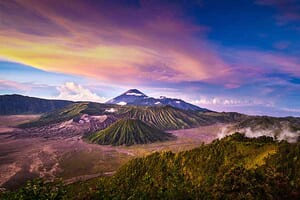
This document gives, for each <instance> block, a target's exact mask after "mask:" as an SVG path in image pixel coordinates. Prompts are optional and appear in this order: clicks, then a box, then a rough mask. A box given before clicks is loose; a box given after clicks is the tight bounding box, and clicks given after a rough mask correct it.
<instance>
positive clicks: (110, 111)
mask: <svg viewBox="0 0 300 200" xmlns="http://www.w3.org/2000/svg"><path fill="white" fill-rule="evenodd" d="M83 114H88V115H109V116H112V117H114V118H116V119H122V118H134V119H140V120H141V121H143V122H146V123H147V124H149V125H151V126H154V127H156V128H158V129H160V130H176V129H184V128H195V127H199V126H203V125H211V124H215V123H230V122H236V121H239V120H241V119H244V118H246V116H245V115H242V114H239V113H216V112H204V113H203V112H201V111H200V112H196V111H190V110H189V111H186V110H181V109H177V108H174V107H171V106H130V105H126V106H119V105H114V104H100V103H91V102H82V103H73V104H71V105H68V106H66V107H64V108H62V109H58V110H55V111H52V112H50V113H46V114H44V115H42V116H41V117H40V119H38V120H37V121H34V122H29V123H26V124H22V125H20V127H23V128H29V127H40V126H45V125H49V124H53V123H58V122H64V121H68V120H71V119H73V121H76V119H78V118H80V117H81V116H82V115H83Z"/></svg>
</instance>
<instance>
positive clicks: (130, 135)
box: [88, 119, 172, 145]
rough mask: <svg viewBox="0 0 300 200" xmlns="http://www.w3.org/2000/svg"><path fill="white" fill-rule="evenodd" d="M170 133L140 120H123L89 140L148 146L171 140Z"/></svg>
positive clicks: (90, 137)
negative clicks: (148, 144)
mask: <svg viewBox="0 0 300 200" xmlns="http://www.w3.org/2000/svg"><path fill="white" fill-rule="evenodd" d="M171 138H172V136H171V134H169V133H165V132H163V131H161V130H159V129H157V128H154V127H151V126H149V125H147V124H146V123H144V122H142V121H141V120H138V119H121V120H119V121H117V122H115V123H114V124H112V125H111V126H109V127H108V128H106V129H104V130H101V131H98V132H96V133H94V134H92V135H90V136H89V137H88V140H90V141H91V142H94V143H98V144H104V145H133V144H147V143H153V142H157V141H165V140H169V139H171Z"/></svg>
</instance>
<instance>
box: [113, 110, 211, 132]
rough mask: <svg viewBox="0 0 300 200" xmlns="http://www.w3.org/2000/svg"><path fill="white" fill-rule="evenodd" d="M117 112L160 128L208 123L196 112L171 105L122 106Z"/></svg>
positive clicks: (176, 127) (187, 126) (190, 126)
mask: <svg viewBox="0 0 300 200" xmlns="http://www.w3.org/2000/svg"><path fill="white" fill-rule="evenodd" d="M118 114H120V115H121V116H124V117H127V118H135V119H140V120H142V121H144V122H147V123H148V124H151V125H153V126H155V127H156V128H158V129H161V130H175V129H183V128H192V127H197V126H200V125H206V124H209V123H210V121H209V120H208V119H205V118H201V117H200V116H199V115H198V114H197V113H196V112H193V111H184V110H180V109H177V108H173V107H171V106H155V107H141V106H140V107H139V106H130V107H122V108H120V109H119V112H118Z"/></svg>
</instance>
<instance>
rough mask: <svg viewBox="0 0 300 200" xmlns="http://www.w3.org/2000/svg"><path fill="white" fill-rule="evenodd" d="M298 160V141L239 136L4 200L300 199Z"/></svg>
mask: <svg viewBox="0 0 300 200" xmlns="http://www.w3.org/2000/svg"><path fill="white" fill-rule="evenodd" d="M299 155H300V143H299V142H298V143H292V144H291V143H287V142H277V141H274V140H272V138H269V137H265V136H263V137H260V138H246V137H244V136H243V135H241V134H238V133H236V134H234V135H231V136H227V137H225V138H223V139H221V140H215V141H214V142H212V143H211V144H207V145H201V146H199V147H198V148H195V149H193V150H190V151H184V152H179V153H172V152H162V153H153V154H151V155H149V156H146V157H142V158H136V159H133V160H131V161H129V162H128V163H127V164H125V165H124V166H122V167H121V168H120V169H119V170H118V171H117V172H116V174H115V175H113V176H112V177H103V178H96V179H92V180H89V181H86V182H80V183H75V184H72V185H69V186H61V185H54V186H51V185H49V186H45V185H44V184H43V183H41V182H31V183H29V184H27V185H26V186H25V187H24V188H21V189H20V190H18V191H16V192H8V193H5V194H4V195H3V196H2V198H3V199H20V197H27V199H30V198H31V199H40V198H41V197H45V196H50V195H52V196H53V194H55V195H57V198H56V199H224V200H227V199H228V200H229V199H299V198H300V192H299V191H300V158H299ZM87 188H89V189H87ZM62 192H63V193H62Z"/></svg>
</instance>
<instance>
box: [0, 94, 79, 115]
mask: <svg viewBox="0 0 300 200" xmlns="http://www.w3.org/2000/svg"><path fill="white" fill-rule="evenodd" d="M71 103H73V102H71V101H64V100H48V99H40V98H35V97H27V96H22V95H16V94H13V95H0V115H17V114H40V113H46V112H51V111H53V110H56V109H60V108H63V107H64V106H67V105H69V104H71Z"/></svg>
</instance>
